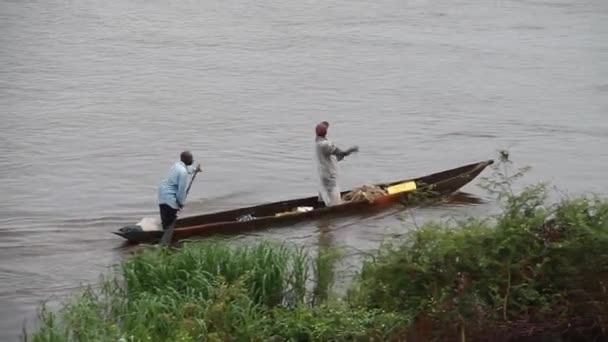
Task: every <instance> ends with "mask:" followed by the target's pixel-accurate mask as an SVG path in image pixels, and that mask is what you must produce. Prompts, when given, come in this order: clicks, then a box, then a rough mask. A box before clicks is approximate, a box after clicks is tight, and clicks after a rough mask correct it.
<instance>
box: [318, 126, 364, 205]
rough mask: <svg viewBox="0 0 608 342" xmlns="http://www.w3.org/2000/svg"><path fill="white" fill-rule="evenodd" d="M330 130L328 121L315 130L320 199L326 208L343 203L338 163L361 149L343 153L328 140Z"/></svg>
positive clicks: (352, 149) (356, 148)
mask: <svg viewBox="0 0 608 342" xmlns="http://www.w3.org/2000/svg"><path fill="white" fill-rule="evenodd" d="M328 128H329V123H328V122H327V121H323V122H321V123H319V124H318V125H317V127H316V128H315V131H316V133H317V137H316V140H315V142H316V153H317V161H318V171H319V178H320V180H321V188H320V190H319V198H320V199H321V200H323V202H324V203H325V205H326V206H332V205H336V204H340V203H342V197H341V196H340V188H339V187H338V182H337V180H338V179H337V178H338V161H341V160H342V159H344V157H346V156H348V155H350V154H351V153H353V152H358V151H359V148H358V147H357V146H354V147H351V148H349V149H348V150H346V151H342V150H341V149H339V148H338V147H337V146H335V145H334V144H333V143H332V142H331V141H329V140H328V139H327V137H326V135H327V129H328Z"/></svg>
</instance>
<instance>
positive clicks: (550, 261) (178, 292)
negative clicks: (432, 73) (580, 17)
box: [26, 154, 608, 341]
mask: <svg viewBox="0 0 608 342" xmlns="http://www.w3.org/2000/svg"><path fill="white" fill-rule="evenodd" d="M502 157H503V158H502V160H501V162H500V163H498V164H497V165H496V166H495V167H494V171H495V174H494V176H495V177H494V178H490V179H485V182H484V185H483V186H484V188H485V189H486V190H488V191H489V192H491V193H493V194H495V195H496V198H497V200H498V201H499V203H500V204H501V205H502V211H501V212H500V214H498V215H496V216H494V217H489V218H470V219H467V220H464V221H459V222H449V223H448V222H435V223H428V224H425V225H423V226H421V227H418V228H417V229H416V230H414V231H412V232H411V233H409V234H407V235H406V236H404V237H402V238H400V239H399V240H396V241H391V242H390V243H387V244H384V245H383V246H382V247H381V248H380V249H379V250H378V252H377V254H376V255H373V256H370V257H369V258H368V259H367V260H366V261H365V262H364V263H363V265H362V266H361V269H360V272H359V273H358V275H357V277H356V278H355V279H354V280H353V282H352V284H351V286H350V287H349V289H348V291H347V293H346V295H345V296H342V297H337V296H336V295H334V294H333V293H332V291H331V289H332V284H333V282H334V277H335V274H334V272H333V265H334V262H335V261H336V260H338V258H339V257H340V255H339V254H338V253H336V251H333V250H324V249H321V250H319V251H318V253H317V252H316V251H315V250H312V249H307V248H303V247H298V246H292V245H289V244H276V243H270V242H261V243H259V244H255V245H251V246H240V247H236V246H232V245H230V244H228V243H227V242H225V241H220V240H218V241H212V240H209V241H204V242H196V243H187V244H185V245H183V246H182V247H181V248H179V249H177V250H168V249H159V248H149V249H146V250H144V251H143V252H141V253H138V254H137V255H135V256H134V257H132V258H130V259H128V260H126V261H124V262H123V263H122V264H121V265H120V267H119V268H118V269H117V270H116V272H115V273H111V274H109V275H107V277H105V278H104V280H102V281H100V283H99V284H98V285H99V286H96V287H91V288H88V289H85V290H84V291H83V292H82V293H80V294H78V295H77V296H75V297H74V298H73V299H72V300H71V301H70V302H69V303H66V304H65V306H64V307H63V308H62V309H61V310H60V311H59V312H51V311H48V310H46V309H45V308H42V310H41V315H40V318H41V325H40V327H39V328H38V330H36V331H34V332H32V333H30V334H29V335H28V336H27V338H26V339H27V340H28V341H102V340H103V341H106V340H107V341H110V340H111V341H201V340H205V341H268V340H274V341H287V340H292V341H329V340H334V341H335V340H339V341H353V340H356V341H370V340H374V341H385V340H396V341H397V340H399V341H405V340H407V341H427V340H431V339H432V338H438V339H440V340H454V341H457V340H458V341H464V340H470V341H480V340H488V341H490V340H491V341H514V340H522V339H523V338H525V337H531V338H534V339H536V340H538V339H539V338H541V337H542V338H545V339H547V338H549V340H555V341H562V340H569V339H572V338H576V337H578V338H584V339H585V340H593V338H600V337H603V338H605V337H606V336H607V334H606V328H607V327H608V292H607V289H606V288H607V285H608V250H607V249H606V246H608V201H607V200H604V199H600V198H597V197H593V196H587V197H575V198H568V197H565V198H562V199H561V200H559V201H557V202H552V203H549V202H548V200H547V197H548V192H549V190H548V187H547V186H545V185H543V184H538V185H534V186H530V187H526V188H524V189H523V190H522V191H519V192H515V191H514V190H513V189H512V188H511V185H512V184H513V182H515V181H516V180H517V179H518V178H520V177H521V176H522V175H523V173H522V172H519V171H517V172H514V171H512V170H511V169H510V168H509V167H510V162H509V160H508V156H507V155H506V154H505V155H503V156H502Z"/></svg>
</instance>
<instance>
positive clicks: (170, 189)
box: [158, 161, 192, 209]
mask: <svg viewBox="0 0 608 342" xmlns="http://www.w3.org/2000/svg"><path fill="white" fill-rule="evenodd" d="M191 173H192V169H190V168H188V167H187V166H186V164H184V163H183V162H181V161H178V162H175V164H173V166H171V168H170V169H169V174H168V175H167V178H165V179H163V180H162V181H161V182H160V186H159V187H158V204H167V205H168V206H170V207H171V208H173V209H179V208H181V207H183V206H184V204H185V203H186V195H187V194H186V188H187V187H188V175H189V174H191Z"/></svg>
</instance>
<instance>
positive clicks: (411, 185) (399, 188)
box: [386, 181, 416, 195]
mask: <svg viewBox="0 0 608 342" xmlns="http://www.w3.org/2000/svg"><path fill="white" fill-rule="evenodd" d="M412 190H416V182H414V181H410V182H403V183H399V184H397V185H393V186H389V187H388V188H386V191H387V192H388V193H389V195H392V194H396V193H398V192H406V191H412Z"/></svg>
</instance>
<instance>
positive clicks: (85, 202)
mask: <svg viewBox="0 0 608 342" xmlns="http://www.w3.org/2000/svg"><path fill="white" fill-rule="evenodd" d="M0 28H1V30H2V31H1V34H0V44H1V50H0V72H1V75H2V77H1V78H0V89H1V91H0V142H1V143H0V175H1V182H0V193H1V194H2V197H1V198H2V199H1V201H0V340H2V341H14V340H17V339H18V337H19V335H20V332H21V328H22V327H23V325H24V324H26V323H27V324H28V325H29V324H32V322H33V320H34V319H35V313H36V307H37V306H38V305H39V303H40V301H42V300H50V301H52V302H57V301H59V300H62V299H63V298H65V296H66V295H69V294H70V293H74V292H75V291H76V290H77V289H78V287H79V286H80V285H81V284H85V283H89V282H94V281H96V280H97V279H98V276H99V275H100V274H102V273H104V272H106V271H107V270H108V266H110V265H112V264H115V263H117V262H120V260H123V259H124V258H125V257H126V256H128V253H129V252H128V250H125V249H124V248H122V243H123V241H122V240H121V239H120V238H119V237H117V236H114V235H113V234H111V231H113V230H115V229H117V228H119V227H121V226H123V225H126V224H130V223H133V222H135V221H138V220H139V219H140V218H142V217H146V216H151V217H153V216H155V215H157V206H156V186H157V183H158V181H159V179H160V178H161V177H162V176H163V175H164V174H165V172H166V171H167V169H168V167H169V166H170V163H171V162H172V161H173V160H175V158H177V155H178V153H179V152H180V151H181V150H182V149H185V148H188V149H191V150H192V151H193V152H194V154H195V157H196V158H197V159H198V161H200V162H201V163H203V165H204V168H205V171H204V173H203V174H202V175H199V176H198V177H197V179H196V182H195V184H194V186H193V188H192V191H191V195H190V198H189V202H188V207H187V209H186V211H185V213H184V214H186V215H188V214H193V213H197V212H205V211H214V210H221V209H229V208H234V207H239V206H245V205H251V204H258V203H262V202H267V201H274V200H280V199H288V198H293V197H299V196H308V195H314V194H316V184H317V183H316V174H315V172H316V168H315V164H314V162H313V160H314V159H313V158H314V154H313V152H314V149H313V142H314V136H313V135H314V125H315V124H316V122H318V121H320V120H327V121H329V122H330V123H331V124H332V126H331V127H330V136H331V138H332V139H333V140H334V141H335V142H336V143H337V144H338V145H340V146H344V147H348V146H349V145H353V144H358V145H359V146H360V148H361V152H360V153H359V154H358V155H356V156H352V157H351V158H349V159H348V160H347V161H345V162H343V163H341V175H342V178H341V181H340V182H341V185H342V187H343V188H349V187H352V186H357V185H361V184H369V183H372V182H380V181H388V180H397V179H402V178H407V177H413V176H420V175H425V174H428V173H432V172H436V171H441V170H444V169H448V168H452V167H456V166H460V165H463V164H467V163H470V162H475V161H479V160H484V159H488V158H495V157H496V151H497V150H499V149H503V148H507V149H509V150H510V151H511V155H512V158H513V160H515V161H516V162H518V163H519V164H520V165H530V166H532V167H533V169H532V171H531V173H530V174H529V177H528V178H527V179H526V180H527V182H535V181H537V180H545V181H550V182H552V183H554V184H555V185H558V186H559V187H560V188H561V189H562V190H563V191H565V192H567V193H571V194H579V193H586V192H596V193H599V194H601V195H608V178H607V177H606V174H607V173H606V169H607V167H608V149H607V147H608V1H606V0H501V1H498V0H490V1H471V0H437V1H422V0H388V1H370V0H366V1H364V0H349V1H346V0H327V1H310V0H298V1H289V0H288V1H276V0H269V1H238V2H237V1H230V0H229V1H218V0H203V1H191V0H185V1H154V0H152V1H135V0H117V1H101V0H81V1H57V0H47V1H27V0H23V1H17V0H14V1H9V0H0ZM484 175H489V172H486V173H484ZM475 183H477V182H474V183H472V184H470V185H468V186H467V187H465V188H464V189H463V190H464V191H466V192H468V193H471V194H473V195H475V196H477V197H479V198H481V199H487V198H485V197H484V196H485V194H484V193H483V192H482V191H481V189H479V188H478V187H477V186H476V185H475ZM493 208H495V205H494V204H493V203H492V202H491V201H486V202H484V203H482V204H470V205H456V204H445V205H439V206H435V207H432V208H426V209H420V210H415V211H414V212H413V213H414V215H415V217H416V218H418V219H419V220H424V219H429V218H432V219H444V218H450V217H454V216H458V217H460V216H463V215H483V214H486V213H488V212H490V211H491V210H493ZM328 224H329V225H330V226H333V228H332V229H333V230H332V232H331V233H329V234H328V233H324V234H320V233H319V231H320V230H319V224H317V223H311V224H303V225H299V226H296V227H286V228H281V229H272V230H268V231H263V232H259V233H256V234H248V235H245V236H241V237H237V238H238V239H242V240H245V241H249V240H254V239H259V238H272V239H277V240H284V241H291V242H295V243H299V244H305V245H308V246H310V247H312V248H314V247H315V246H316V245H318V244H319V243H329V244H333V245H335V246H337V247H343V248H346V249H347V250H348V249H350V250H351V251H353V253H355V252H356V251H369V250H373V249H374V248H376V247H377V246H378V244H379V243H380V242H381V241H382V240H383V239H387V238H390V237H391V236H394V235H396V234H397V235H398V234H401V233H403V232H404V231H407V230H408V229H411V228H412V226H413V222H412V220H411V218H410V219H407V220H405V221H404V222H402V221H401V220H400V215H399V214H395V213H386V214H382V215H377V216H374V217H368V218H365V219H362V218H360V217H357V218H349V219H342V220H339V221H335V222H330V223H328ZM350 260H352V259H350ZM345 269H347V268H345Z"/></svg>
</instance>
